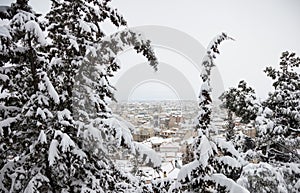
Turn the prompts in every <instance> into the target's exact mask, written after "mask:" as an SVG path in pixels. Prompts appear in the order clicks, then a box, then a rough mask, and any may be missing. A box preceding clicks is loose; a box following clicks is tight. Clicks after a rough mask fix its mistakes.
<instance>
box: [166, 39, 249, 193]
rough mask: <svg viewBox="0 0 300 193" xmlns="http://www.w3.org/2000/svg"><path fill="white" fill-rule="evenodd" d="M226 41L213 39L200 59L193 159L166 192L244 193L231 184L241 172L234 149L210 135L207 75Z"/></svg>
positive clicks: (237, 154)
mask: <svg viewBox="0 0 300 193" xmlns="http://www.w3.org/2000/svg"><path fill="white" fill-rule="evenodd" d="M227 39H232V38H230V37H228V36H227V35H226V34H225V33H222V34H221V35H219V36H217V37H216V38H214V39H213V41H212V43H211V44H210V45H209V47H208V49H207V54H206V56H205V57H204V58H203V62H202V64H203V68H204V69H203V72H202V73H201V75H200V76H201V78H202V81H203V84H202V86H201V89H200V95H199V107H200V111H199V114H198V117H197V118H198V122H197V125H196V129H197V130H198V136H197V138H196V140H195V143H194V147H193V149H194V160H193V161H192V162H190V163H188V164H186V165H184V166H183V167H182V168H181V170H180V172H179V174H178V178H177V182H175V183H174V184H172V186H171V187H170V190H169V192H176V191H179V190H181V191H183V192H231V193H237V192H248V191H247V190H246V189H245V188H243V187H242V186H240V185H238V184H236V183H235V181H234V180H236V179H238V178H239V175H240V172H241V169H242V164H241V162H242V158H241V157H240V156H239V152H237V151H236V150H235V149H234V146H233V145H232V143H229V142H226V141H222V140H221V139H218V138H216V137H211V136H210V129H211V128H210V121H211V103H212V100H211V97H210V96H211V87H210V74H211V69H212V67H214V66H215V64H214V58H215V57H216V56H215V53H219V50H218V45H219V44H220V43H221V42H222V41H223V40H227Z"/></svg>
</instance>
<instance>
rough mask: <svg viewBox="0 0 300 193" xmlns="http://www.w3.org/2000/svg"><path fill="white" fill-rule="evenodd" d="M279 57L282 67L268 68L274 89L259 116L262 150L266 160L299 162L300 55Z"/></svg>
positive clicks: (285, 54) (290, 54) (291, 54)
mask: <svg viewBox="0 0 300 193" xmlns="http://www.w3.org/2000/svg"><path fill="white" fill-rule="evenodd" d="M280 59H281V61H280V63H279V65H280V70H276V69H274V68H272V67H268V68H266V70H265V72H266V74H267V76H269V77H271V78H272V79H273V80H274V83H273V87H274V92H271V93H270V94H269V96H268V98H267V99H266V101H264V103H263V108H262V109H261V111H260V114H259V116H258V117H257V119H256V122H257V129H258V140H259V141H258V142H259V149H262V150H263V154H264V155H265V156H266V158H267V159H274V160H278V161H284V162H290V161H297V162H299V160H300V156H299V153H298V152H297V148H298V147H299V144H300V140H299V137H298V136H299V133H300V101H299V98H300V74H299V73H298V72H297V68H299V64H300V58H299V57H296V55H295V54H294V53H289V52H283V53H282V56H281V58H280Z"/></svg>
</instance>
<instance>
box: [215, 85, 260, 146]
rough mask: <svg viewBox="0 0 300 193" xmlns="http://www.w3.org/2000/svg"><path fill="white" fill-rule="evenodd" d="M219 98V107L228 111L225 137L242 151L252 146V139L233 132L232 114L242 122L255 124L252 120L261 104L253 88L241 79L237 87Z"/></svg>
mask: <svg viewBox="0 0 300 193" xmlns="http://www.w3.org/2000/svg"><path fill="white" fill-rule="evenodd" d="M219 98H220V100H221V101H222V104H221V107H223V108H225V109H227V111H228V118H227V122H228V125H227V131H226V139H227V140H230V141H232V142H233V143H234V145H235V147H236V148H237V149H240V150H241V151H243V152H245V151H247V150H248V149H251V148H254V141H253V139H251V138H250V137H248V136H246V135H244V134H243V133H240V134H235V132H234V127H235V124H234V121H233V115H235V116H237V117H239V118H240V119H241V120H240V122H241V123H243V124H249V123H252V124H253V125H254V124H255V123H254V120H255V119H256V116H257V113H258V109H259V108H260V106H261V104H260V103H259V102H258V100H257V98H256V96H255V91H254V89H253V88H251V87H250V86H247V83H246V82H245V81H244V80H242V81H240V82H239V84H238V86H237V88H230V89H229V90H227V91H225V92H224V93H222V95H221V96H220V97H219Z"/></svg>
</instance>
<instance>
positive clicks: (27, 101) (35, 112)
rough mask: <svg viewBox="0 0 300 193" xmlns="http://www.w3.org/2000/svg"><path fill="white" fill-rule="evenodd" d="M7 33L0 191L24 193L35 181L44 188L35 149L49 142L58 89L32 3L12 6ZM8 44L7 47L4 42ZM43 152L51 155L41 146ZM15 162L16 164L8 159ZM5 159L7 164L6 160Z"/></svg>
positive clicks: (41, 27)
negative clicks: (52, 107) (51, 108)
mask: <svg viewBox="0 0 300 193" xmlns="http://www.w3.org/2000/svg"><path fill="white" fill-rule="evenodd" d="M6 12H7V13H8V14H6V16H5V17H6V19H9V23H8V25H7V26H2V27H3V28H6V29H7V31H8V32H9V33H8V34H9V35H8V37H10V41H9V42H7V44H2V45H3V46H2V48H8V49H6V50H1V53H2V54H4V55H6V56H8V58H6V59H3V58H1V59H2V60H1V63H2V66H1V72H2V73H4V74H5V77H6V78H7V80H6V81H5V84H3V87H2V94H3V93H6V94H5V95H4V96H3V95H2V96H3V97H1V104H2V106H1V113H3V115H4V116H3V117H2V119H3V120H1V123H0V127H1V128H0V131H1V130H2V131H4V132H0V143H1V150H2V151H1V156H3V160H4V162H2V163H1V170H0V173H1V177H0V188H1V191H2V192H9V191H10V192H24V191H27V190H28V188H30V187H31V186H32V183H31V182H32V181H31V180H32V179H35V180H36V181H39V182H40V184H39V185H38V186H39V188H41V189H42V188H43V187H44V182H45V181H46V178H45V177H44V176H43V175H42V172H41V171H39V169H40V164H43V163H41V162H40V161H41V160H43V156H42V157H40V155H37V154H36V152H35V151H34V150H33V149H35V146H36V145H37V143H38V142H37V141H40V142H41V144H43V143H45V141H46V139H45V138H44V137H43V131H44V129H46V128H47V127H48V123H49V120H50V119H51V118H52V113H51V112H50V111H49V110H48V107H49V105H50V104H51V103H55V102H57V98H55V97H56V95H55V92H53V91H54V89H53V85H52V84H51V82H50V81H49V77H48V76H47V59H46V58H47V55H46V54H45V52H44V48H45V45H46V39H45V36H44V32H43V30H42V29H43V25H42V24H41V22H39V20H38V16H39V15H38V14H36V13H35V12H34V11H33V10H32V8H31V7H30V6H29V5H28V1H27V0H17V2H16V3H12V5H11V6H10V7H7V9H6ZM1 43H3V42H1ZM40 151H46V149H45V148H44V147H40ZM9 159H11V160H9ZM1 160H2V159H1Z"/></svg>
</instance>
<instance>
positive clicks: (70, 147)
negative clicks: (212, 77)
mask: <svg viewBox="0 0 300 193" xmlns="http://www.w3.org/2000/svg"><path fill="white" fill-rule="evenodd" d="M51 2H52V6H51V10H50V12H49V13H48V14H47V15H46V22H41V21H40V20H39V16H40V15H39V14H36V13H35V12H34V11H33V10H32V8H31V7H30V6H29V5H28V1H27V0H17V2H16V3H12V4H11V6H8V7H0V18H1V19H8V20H9V23H8V25H4V26H1V27H0V83H1V88H0V90H1V91H0V114H1V118H0V151H1V154H0V191H1V192H4V193H8V192H28V193H29V192H93V193H95V192H132V191H138V190H140V188H137V187H138V186H143V185H141V184H140V185H139V184H138V181H137V180H136V179H135V178H134V177H132V176H130V175H128V174H125V173H124V172H122V171H121V170H120V169H119V168H117V166H116V165H115V163H113V161H112V160H111V158H110V157H109V152H108V151H107V150H109V147H110V146H111V145H114V146H115V147H116V148H119V147H124V148H128V149H129V150H131V151H132V153H133V154H138V153H139V155H141V156H142V159H143V160H145V161H146V162H147V163H149V164H150V163H151V164H152V165H153V166H154V167H159V166H160V159H159V157H157V156H155V155H154V153H153V152H150V151H148V150H147V149H145V148H143V147H142V146H141V145H139V144H136V143H134V142H133V140H132V136H131V130H130V129H129V124H127V123H123V121H122V120H120V119H116V118H115V117H114V116H113V115H112V114H111V112H110V110H109V108H108V105H107V101H108V100H113V99H114V97H113V92H114V87H113V85H111V84H110V82H109V80H108V78H109V77H111V76H113V75H114V73H115V72H116V71H117V70H118V69H119V68H120V65H119V64H118V63H117V61H116V56H117V54H118V53H120V52H122V51H123V50H124V49H127V48H128V47H133V48H134V49H135V50H136V51H137V52H138V53H141V54H142V55H144V56H145V57H146V58H147V59H148V61H149V62H150V65H151V66H152V67H153V68H154V69H155V70H156V69H157V60H156V57H155V55H154V52H153V50H152V49H151V47H150V42H149V41H148V40H147V39H145V38H144V37H142V36H141V35H139V34H138V33H137V32H133V31H129V30H124V31H122V32H118V33H115V34H114V35H112V36H110V37H105V34H104V32H103V31H102V22H103V21H105V20H109V21H111V23H113V24H114V25H115V26H117V27H119V26H125V25H126V21H125V20H124V19H123V17H122V16H121V15H119V14H118V13H117V11H116V10H115V9H113V8H111V7H110V6H109V1H106V0H103V1H96V0H88V1H84V0H78V1H74V2H70V1H64V0H60V1H57V0H52V1H51Z"/></svg>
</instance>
